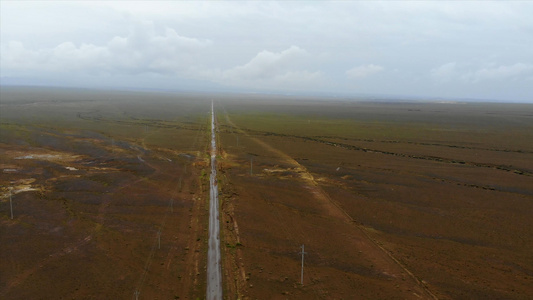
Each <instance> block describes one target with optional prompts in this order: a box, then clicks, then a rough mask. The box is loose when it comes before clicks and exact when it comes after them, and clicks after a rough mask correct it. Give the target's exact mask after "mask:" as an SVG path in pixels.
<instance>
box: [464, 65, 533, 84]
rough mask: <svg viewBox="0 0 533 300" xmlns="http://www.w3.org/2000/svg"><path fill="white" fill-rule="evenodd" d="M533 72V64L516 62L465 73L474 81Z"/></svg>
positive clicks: (525, 74) (524, 74)
mask: <svg viewBox="0 0 533 300" xmlns="http://www.w3.org/2000/svg"><path fill="white" fill-rule="evenodd" d="M531 74H533V64H525V63H516V64H514V65H500V66H497V67H489V68H481V69H479V70H477V71H475V72H472V73H469V74H466V75H465V78H466V79H469V80H470V81H472V82H479V81H485V80H502V79H509V78H521V77H526V76H527V75H531Z"/></svg>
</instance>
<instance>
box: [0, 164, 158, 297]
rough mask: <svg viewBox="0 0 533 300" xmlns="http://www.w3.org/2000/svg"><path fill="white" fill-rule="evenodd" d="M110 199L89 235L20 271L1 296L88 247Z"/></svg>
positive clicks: (102, 206) (100, 212) (107, 200)
mask: <svg viewBox="0 0 533 300" xmlns="http://www.w3.org/2000/svg"><path fill="white" fill-rule="evenodd" d="M151 167H153V166H151ZM154 169H155V168H154ZM156 174H157V172H155V173H154V174H151V175H150V176H149V177H151V176H154V175H156ZM149 177H146V178H140V179H137V180H135V181H133V182H130V183H127V184H125V185H123V186H121V187H118V188H117V189H116V190H115V191H113V193H114V194H115V193H117V192H119V191H121V190H123V189H125V188H127V187H130V186H133V185H135V184H137V183H139V182H141V181H144V180H147V179H148V178H149ZM111 198H112V197H111V196H108V197H105V198H104V200H103V201H102V203H101V204H100V205H99V206H98V215H97V216H96V222H95V223H96V224H95V226H94V228H93V229H92V230H91V231H92V232H91V233H90V234H89V235H87V236H86V237H84V238H83V239H80V240H78V241H77V242H75V243H71V244H69V245H68V246H66V247H64V248H62V249H60V250H58V251H56V252H54V253H52V254H50V255H49V256H48V257H47V258H45V259H43V260H41V261H40V262H39V263H37V264H36V265H35V266H34V267H32V268H29V269H27V270H24V271H22V272H21V273H20V274H19V275H17V276H16V277H15V279H13V280H11V281H10V282H8V283H7V284H6V286H5V289H4V291H3V292H2V294H3V295H5V294H7V293H8V292H9V290H10V289H12V288H14V287H16V286H18V285H20V284H22V283H23V282H24V281H25V280H26V279H28V277H30V276H31V275H32V274H34V273H35V272H37V271H38V270H39V269H40V268H42V267H44V266H46V265H48V264H49V263H52V262H54V261H56V260H57V259H59V258H60V257H63V256H65V255H68V254H72V253H74V252H77V251H78V250H80V249H81V248H82V247H84V246H86V245H88V244H89V242H90V241H91V240H92V239H93V236H95V235H97V234H98V232H99V230H100V229H101V226H102V224H103V222H104V219H105V213H106V210H107V207H108V206H109V204H110V202H111Z"/></svg>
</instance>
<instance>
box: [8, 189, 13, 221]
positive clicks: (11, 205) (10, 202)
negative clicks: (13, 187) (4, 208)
mask: <svg viewBox="0 0 533 300" xmlns="http://www.w3.org/2000/svg"><path fill="white" fill-rule="evenodd" d="M9 208H10V210H11V220H13V201H12V200H11V191H9Z"/></svg>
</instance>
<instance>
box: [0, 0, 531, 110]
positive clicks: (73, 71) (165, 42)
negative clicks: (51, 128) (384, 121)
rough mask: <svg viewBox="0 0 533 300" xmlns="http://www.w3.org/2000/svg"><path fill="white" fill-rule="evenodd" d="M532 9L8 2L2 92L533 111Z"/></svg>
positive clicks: (508, 5) (2, 10)
mask: <svg viewBox="0 0 533 300" xmlns="http://www.w3.org/2000/svg"><path fill="white" fill-rule="evenodd" d="M531 16H533V1H450V2H448V1H383V2H381V1H309V2H307V1H288V2H287V1H284V2H273V1H250V2H248V1H205V2H204V1H117V2H113V1H42V0H41V1H4V0H0V25H1V26H0V84H1V85H39V86H47V85H49V86H68V87H85V88H123V89H130V88H136V89H137V88H140V89H164V90H178V91H179V90H181V91H206V92H213V91H214V92H217V91H226V92H227V91H233V92H254V93H284V94H302V93H303V94H317V95H377V96H391V97H392V96H407V97H411V96H412V97H428V98H431V99H441V98H442V99H480V100H483V99H485V100H503V101H513V102H517V101H518V102H533V18H532V17H531Z"/></svg>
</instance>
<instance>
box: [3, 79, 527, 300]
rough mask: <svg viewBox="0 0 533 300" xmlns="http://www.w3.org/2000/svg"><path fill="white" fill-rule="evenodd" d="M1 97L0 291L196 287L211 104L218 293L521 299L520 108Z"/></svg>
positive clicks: (190, 290) (203, 243)
mask: <svg viewBox="0 0 533 300" xmlns="http://www.w3.org/2000/svg"><path fill="white" fill-rule="evenodd" d="M1 92H2V94H1V99H2V101H1V103H0V111H1V124H0V126H1V127H0V129H1V132H0V133H1V135H0V138H1V140H0V153H1V155H0V165H1V169H2V170H1V173H0V176H1V177H0V178H1V179H0V185H1V188H2V190H1V193H2V195H1V203H0V214H1V216H0V222H1V227H0V255H1V257H2V259H1V260H0V298H2V299H67V298H68V299H134V298H135V294H134V293H135V291H139V299H202V298H204V297H205V278H206V274H205V264H206V255H207V251H206V250H207V249H206V248H207V232H206V229H207V220H208V215H207V207H208V206H207V201H208V197H209V191H208V188H209V187H208V178H207V175H206V174H207V170H208V167H209V166H208V159H207V158H208V145H209V140H208V138H209V130H210V128H209V109H210V99H211V98H214V99H215V111H216V116H217V126H218V135H217V137H218V139H219V140H218V145H219V147H220V148H219V157H218V170H219V173H218V174H219V178H218V180H219V184H218V186H219V189H220V202H221V207H220V208H221V220H220V221H221V226H222V236H221V239H222V242H221V244H222V258H223V266H222V271H223V274H224V279H223V280H224V282H223V285H224V298H226V299H530V298H533V254H532V252H531V249H533V178H532V176H533V105H531V104H496V103H468V104H464V103H429V102H428V103H423V102H376V101H374V102H367V101H363V100H360V101H339V100H328V101H326V100H318V99H317V100H313V99H311V100H310V99H295V98H289V97H286V98H283V97H275V98H274V97H270V98H263V97H259V96H251V95H250V96H245V95H238V96H232V97H230V96H227V97H220V96H209V95H207V96H195V95H184V94H181V95H177V94H164V93H154V92H152V93H141V92H137V93H126V92H93V91H80V90H54V89H4V88H3V89H2V90H1ZM250 162H252V167H251V166H250ZM10 191H11V192H12V193H13V194H14V195H13V211H14V219H13V220H11V219H10V211H9V192H10ZM159 232H160V234H159ZM159 236H160V237H161V238H160V241H161V244H160V247H159V239H158V237H159ZM302 244H305V250H306V253H307V254H306V255H305V268H304V282H303V285H301V284H300V266H301V265H300V264H301V256H300V255H299V251H300V246H301V245H302Z"/></svg>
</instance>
